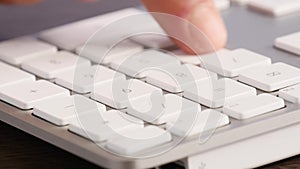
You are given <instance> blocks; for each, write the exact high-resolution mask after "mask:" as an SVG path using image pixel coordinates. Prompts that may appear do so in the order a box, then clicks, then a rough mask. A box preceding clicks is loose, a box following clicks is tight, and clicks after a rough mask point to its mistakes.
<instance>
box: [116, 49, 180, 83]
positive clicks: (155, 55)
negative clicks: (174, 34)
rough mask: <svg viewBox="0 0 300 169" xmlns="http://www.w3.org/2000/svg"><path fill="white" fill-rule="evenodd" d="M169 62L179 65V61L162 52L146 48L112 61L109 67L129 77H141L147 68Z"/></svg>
mask: <svg viewBox="0 0 300 169" xmlns="http://www.w3.org/2000/svg"><path fill="white" fill-rule="evenodd" d="M171 64H175V65H179V64H180V61H179V60H178V59H176V58H174V57H172V56H170V55H168V54H165V53H162V52H158V51H155V50H146V51H144V52H140V53H137V54H135V55H132V56H130V57H128V58H126V59H124V60H115V61H112V63H111V67H112V68H113V69H115V70H117V71H120V72H122V73H125V74H127V75H129V76H131V77H136V78H143V77H146V75H147V72H148V70H151V69H155V68H159V67H160V66H165V65H171Z"/></svg>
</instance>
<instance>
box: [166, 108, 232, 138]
mask: <svg viewBox="0 0 300 169" xmlns="http://www.w3.org/2000/svg"><path fill="white" fill-rule="evenodd" d="M194 116H195V115H191V116H190V117H189V116H187V115H186V116H184V117H182V118H180V119H178V120H177V121H174V122H173V123H170V124H169V125H167V129H168V131H170V132H171V133H172V134H174V135H177V136H180V137H185V136H194V135H197V134H200V133H203V132H205V131H209V130H214V129H217V128H220V127H222V126H225V125H227V124H229V118H228V116H227V115H225V114H223V113H220V112H219V111H217V110H212V109H206V110H204V111H202V112H200V113H198V114H197V115H196V117H194Z"/></svg>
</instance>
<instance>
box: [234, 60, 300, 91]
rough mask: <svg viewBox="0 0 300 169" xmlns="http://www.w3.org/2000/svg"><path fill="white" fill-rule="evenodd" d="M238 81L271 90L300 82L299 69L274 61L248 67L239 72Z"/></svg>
mask: <svg viewBox="0 0 300 169" xmlns="http://www.w3.org/2000/svg"><path fill="white" fill-rule="evenodd" d="M239 81H241V82H244V83H246V84H249V85H251V86H254V87H256V88H259V89H261V90H264V91H269V92H271V91H275V90H278V89H282V88H285V87H288V86H291V85H295V84H297V83H300V70H299V69H298V68H296V67H293V66H290V65H287V64H285V63H275V64H272V65H269V66H265V67H260V68H256V69H248V70H247V71H244V72H242V73H241V74H240V76H239Z"/></svg>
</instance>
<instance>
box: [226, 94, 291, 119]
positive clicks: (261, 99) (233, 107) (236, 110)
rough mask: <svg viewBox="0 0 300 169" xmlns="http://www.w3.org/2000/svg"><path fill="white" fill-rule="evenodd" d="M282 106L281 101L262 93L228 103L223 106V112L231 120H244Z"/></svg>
mask: <svg viewBox="0 0 300 169" xmlns="http://www.w3.org/2000/svg"><path fill="white" fill-rule="evenodd" d="M284 106H285V105H284V101H283V99H281V98H278V97H276V96H273V95H270V94H266V93H264V94H260V95H258V96H249V97H247V98H242V99H239V100H235V101H233V102H230V103H228V104H226V105H225V106H224V108H223V112H224V113H226V114H227V115H229V116H230V117H232V118H235V119H239V120H244V119H249V118H252V117H255V116H259V115H262V114H265V113H268V112H271V111H274V110H277V109H280V108H283V107H284Z"/></svg>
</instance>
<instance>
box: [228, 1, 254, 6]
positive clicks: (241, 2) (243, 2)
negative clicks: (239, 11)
mask: <svg viewBox="0 0 300 169" xmlns="http://www.w3.org/2000/svg"><path fill="white" fill-rule="evenodd" d="M250 1H251V0H231V2H232V3H237V4H239V5H247V4H248V3H249V2H250Z"/></svg>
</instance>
